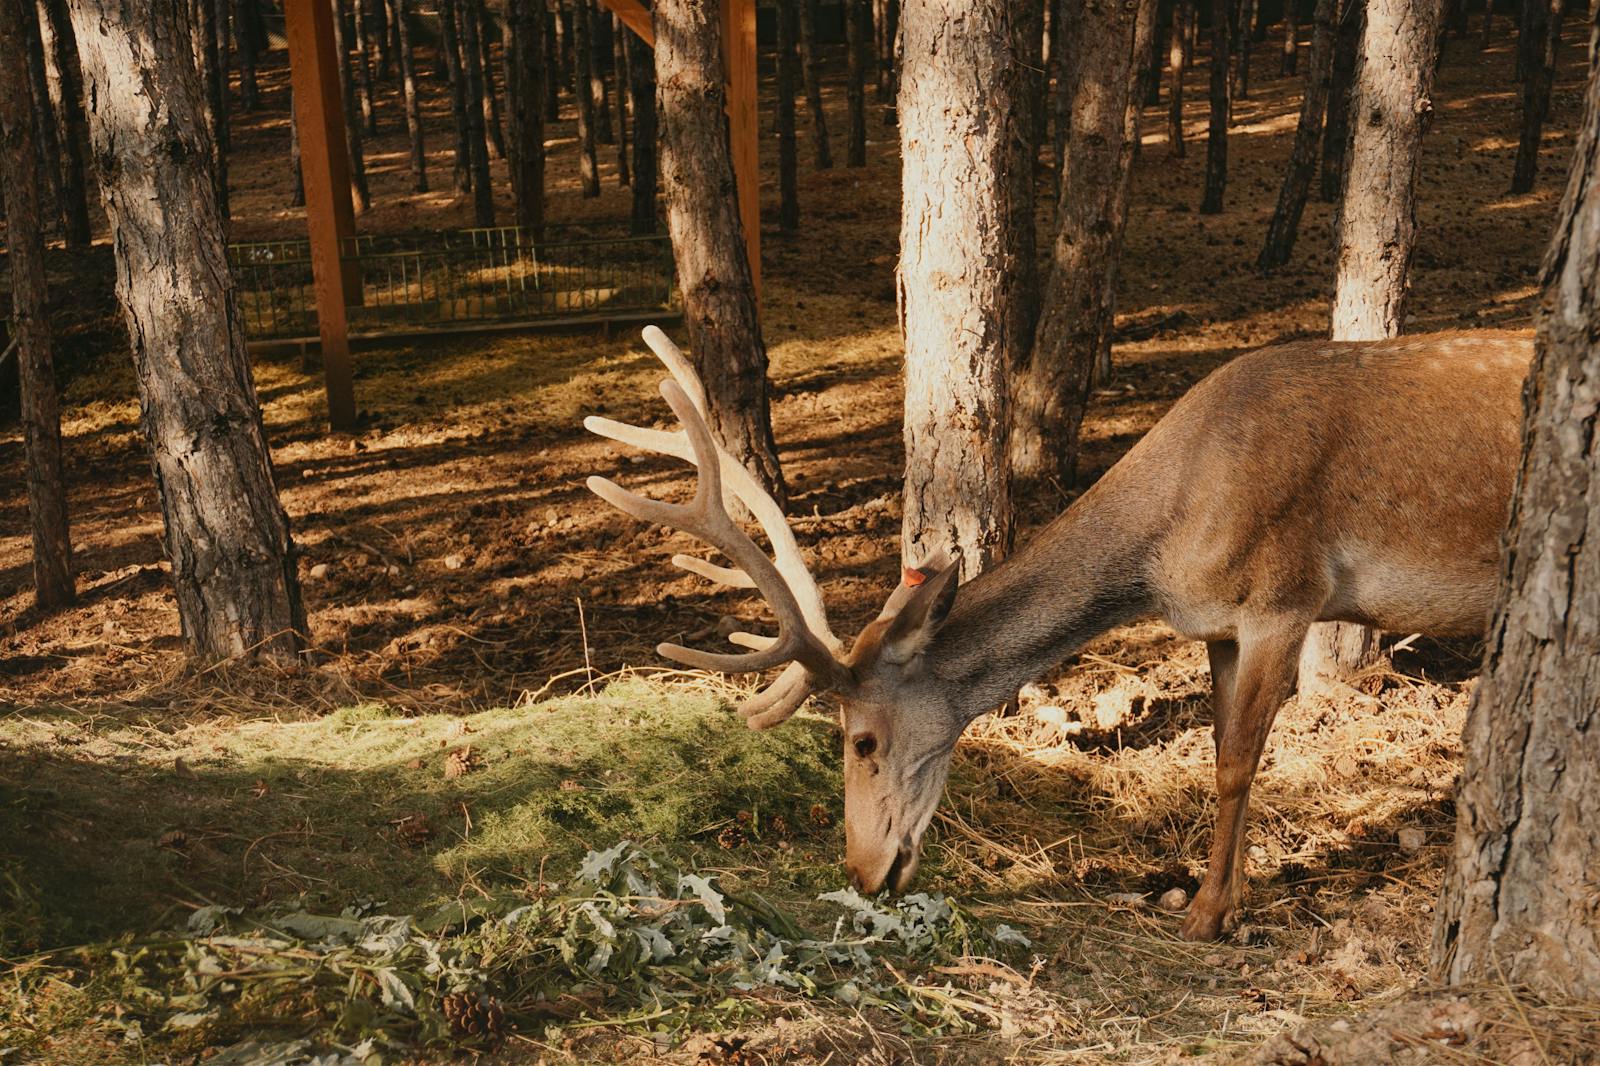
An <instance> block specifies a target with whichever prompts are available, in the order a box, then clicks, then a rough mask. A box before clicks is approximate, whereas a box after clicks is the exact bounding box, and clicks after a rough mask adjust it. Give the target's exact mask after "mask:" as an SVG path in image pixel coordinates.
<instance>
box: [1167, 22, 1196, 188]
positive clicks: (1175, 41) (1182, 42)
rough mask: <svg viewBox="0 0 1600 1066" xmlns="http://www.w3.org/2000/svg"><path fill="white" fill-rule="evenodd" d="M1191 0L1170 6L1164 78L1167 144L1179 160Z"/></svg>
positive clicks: (1182, 153) (1182, 150)
mask: <svg viewBox="0 0 1600 1066" xmlns="http://www.w3.org/2000/svg"><path fill="white" fill-rule="evenodd" d="M1194 20H1195V9H1194V0H1176V3H1174V4H1173V5H1172V42H1171V44H1170V45H1169V46H1168V48H1169V51H1168V53H1167V65H1168V66H1170V67H1171V68H1172V72H1171V73H1170V74H1168V75H1167V77H1168V80H1169V81H1170V82H1171V83H1172V88H1171V89H1169V90H1168V92H1167V96H1168V101H1167V143H1168V144H1169V145H1170V146H1171V149H1172V154H1173V155H1175V156H1177V157H1178V158H1179V159H1182V158H1183V157H1184V156H1185V155H1187V154H1188V152H1187V146H1186V145H1185V143H1184V139H1183V80H1184V78H1185V77H1187V76H1188V74H1189V39H1190V38H1191V37H1192V36H1193V33H1194V29H1193V24H1194Z"/></svg>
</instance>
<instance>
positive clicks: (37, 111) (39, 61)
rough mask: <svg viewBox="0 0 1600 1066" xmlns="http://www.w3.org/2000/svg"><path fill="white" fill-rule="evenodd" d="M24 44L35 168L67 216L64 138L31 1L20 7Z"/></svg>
mask: <svg viewBox="0 0 1600 1066" xmlns="http://www.w3.org/2000/svg"><path fill="white" fill-rule="evenodd" d="M17 10H18V13H19V15H20V17H21V20H22V22H21V32H22V42H23V47H24V48H25V50H26V52H27V70H28V92H29V98H30V100H31V102H32V104H33V140H34V144H35V145H36V146H37V149H38V166H37V167H36V170H37V171H39V172H42V173H41V176H42V177H43V178H44V183H45V188H47V189H49V190H50V207H51V209H52V211H53V212H54V213H55V214H56V215H57V217H62V218H64V217H65V211H64V207H65V204H66V197H65V196H64V195H63V192H62V188H61V138H60V134H59V132H58V130H59V127H58V126H57V124H56V113H55V109H54V108H53V107H51V106H50V81H49V78H48V77H47V76H46V74H45V63H44V37H43V35H42V33H41V32H40V28H39V9H38V7H37V6H36V5H34V4H33V3H31V2H24V3H23V4H21V5H20V6H19V7H18V9H17Z"/></svg>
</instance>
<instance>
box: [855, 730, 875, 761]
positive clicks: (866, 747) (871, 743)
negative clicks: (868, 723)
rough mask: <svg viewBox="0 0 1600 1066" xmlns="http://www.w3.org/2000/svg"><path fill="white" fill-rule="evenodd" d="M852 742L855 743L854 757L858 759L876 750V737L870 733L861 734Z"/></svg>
mask: <svg viewBox="0 0 1600 1066" xmlns="http://www.w3.org/2000/svg"><path fill="white" fill-rule="evenodd" d="M852 743H853V744H855V748H856V758H858V759H865V758H867V757H868V756H870V755H871V754H872V753H873V752H875V751H877V750H878V738H877V737H875V736H873V735H872V734H871V733H863V734H861V735H860V736H859V737H856V738H855V740H854V741H852Z"/></svg>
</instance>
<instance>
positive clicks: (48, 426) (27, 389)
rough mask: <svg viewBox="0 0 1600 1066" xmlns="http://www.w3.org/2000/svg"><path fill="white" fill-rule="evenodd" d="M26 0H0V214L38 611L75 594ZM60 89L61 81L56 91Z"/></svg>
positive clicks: (60, 604) (62, 602)
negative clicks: (53, 362) (28, 66)
mask: <svg viewBox="0 0 1600 1066" xmlns="http://www.w3.org/2000/svg"><path fill="white" fill-rule="evenodd" d="M32 2H33V0H0V194H3V196H0V201H3V206H4V207H5V216H6V251H7V255H6V260H7V267H8V272H9V273H10V275H11V329H12V333H13V335H14V337H15V338H16V341H17V378H18V383H19V385H20V386H21V390H20V391H21V394H22V395H21V413H22V434H23V451H24V454H25V461H26V465H27V483H28V519H29V523H30V526H31V529H32V533H33V595H34V602H35V603H37V604H38V606H39V607H40V609H41V610H47V611H48V610H54V609H55V608H57V607H62V606H65V605H66V604H69V603H71V602H72V601H73V599H74V598H75V595H76V594H75V591H74V589H73V579H72V538H71V535H70V532H69V531H68V529H67V495H66V488H65V484H66V482H65V479H64V478H63V476H62V470H61V415H60V411H59V409H58V406H57V399H56V378H55V371H54V368H53V367H52V365H51V358H50V313H49V307H48V293H47V290H46V284H45V270H44V232H43V227H42V225H41V222H42V219H43V214H42V212H41V211H40V205H39V190H38V186H37V184H36V183H35V181H34V175H35V174H36V173H37V169H36V167H35V165H34V160H35V156H36V153H37V151H38V149H37V148H36V147H35V146H34V135H33V124H34V107H33V99H32V90H31V89H30V88H29V86H28V78H27V75H26V73H25V71H26V64H27V44H26V42H25V41H24V40H23V27H24V25H25V21H26V20H25V17H24V15H23V13H22V11H21V10H19V9H20V8H21V7H22V6H23V5H24V4H28V5H31V4H32ZM64 94H65V87H64V86H63V95H64Z"/></svg>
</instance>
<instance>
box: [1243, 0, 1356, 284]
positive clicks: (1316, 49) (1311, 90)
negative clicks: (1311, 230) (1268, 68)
mask: <svg viewBox="0 0 1600 1066" xmlns="http://www.w3.org/2000/svg"><path fill="white" fill-rule="evenodd" d="M1338 9H1339V0H1317V7H1316V11H1315V13H1314V14H1313V15H1312V16H1311V52H1310V53H1309V54H1308V55H1307V57H1306V87H1305V92H1304V94H1303V95H1302V96H1301V98H1300V121H1299V123H1298V124H1297V125H1296V126H1295V131H1294V147H1293V148H1292V149H1291V150H1290V152H1289V169H1288V170H1287V171H1286V172H1285V173H1284V175H1283V185H1282V187H1281V188H1280V189H1279V190H1278V206H1277V209H1276V210H1274V211H1273V213H1272V221H1271V222H1269V223H1268V224H1267V239H1266V243H1265V244H1264V245H1263V246H1262V248H1261V254H1260V256H1258V257H1257V258H1256V266H1257V267H1259V268H1260V269H1262V270H1273V269H1275V268H1277V267H1280V266H1283V264H1285V263H1287V262H1288V261H1289V253H1290V252H1292V251H1293V250H1294V242H1295V238H1296V237H1297V236H1298V235H1299V233H1300V216H1301V214H1302V213H1303V212H1304V211H1305V207H1306V199H1307V198H1308V197H1309V196H1310V195H1311V179H1312V178H1313V177H1315V176H1316V170H1317V145H1318V144H1320V143H1321V141H1322V118H1323V114H1324V112H1325V111H1326V109H1327V105H1328V86H1329V84H1330V83H1331V81H1332V80H1333V42H1334V25H1333V23H1334V17H1335V15H1336V14H1337V13H1338Z"/></svg>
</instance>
